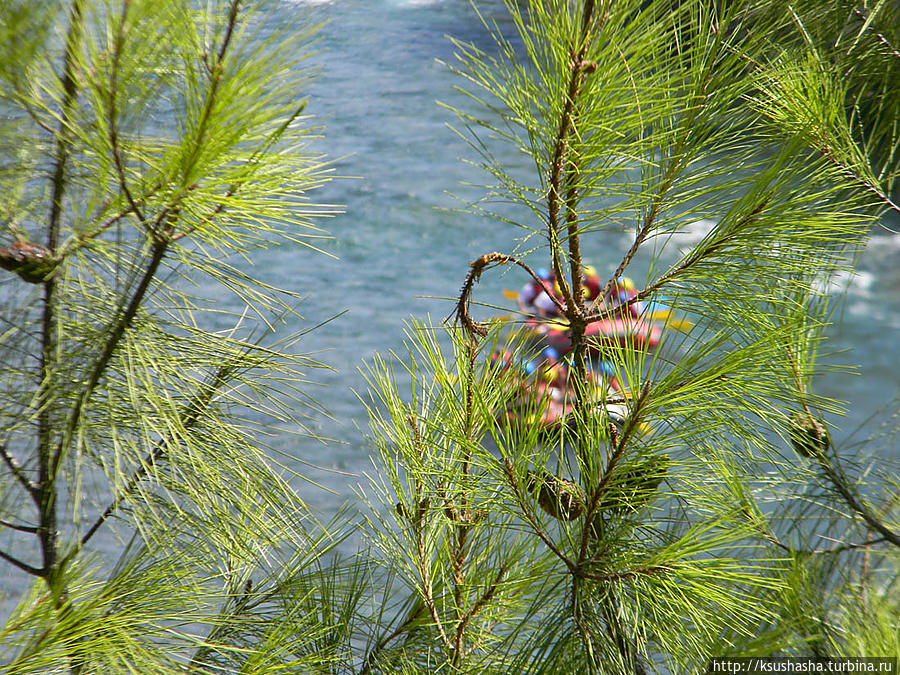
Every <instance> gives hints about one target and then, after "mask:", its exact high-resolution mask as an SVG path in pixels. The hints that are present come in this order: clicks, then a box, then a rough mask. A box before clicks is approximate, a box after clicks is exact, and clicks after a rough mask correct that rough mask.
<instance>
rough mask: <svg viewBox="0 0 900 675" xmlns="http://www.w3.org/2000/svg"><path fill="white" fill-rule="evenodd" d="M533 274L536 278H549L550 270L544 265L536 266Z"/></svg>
mask: <svg viewBox="0 0 900 675" xmlns="http://www.w3.org/2000/svg"><path fill="white" fill-rule="evenodd" d="M535 274H537V275H538V279H543V280H544V281H546V280H547V279H549V278H550V271H549V270H548V269H547V268H546V267H538V269H537V272H535Z"/></svg>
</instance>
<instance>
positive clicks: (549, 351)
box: [541, 347, 559, 360]
mask: <svg viewBox="0 0 900 675" xmlns="http://www.w3.org/2000/svg"><path fill="white" fill-rule="evenodd" d="M541 354H543V355H544V358H545V359H554V360H555V359H558V358H559V352H558V351H556V350H555V349H554V348H553V347H547V348H546V349H544V351H542V352H541Z"/></svg>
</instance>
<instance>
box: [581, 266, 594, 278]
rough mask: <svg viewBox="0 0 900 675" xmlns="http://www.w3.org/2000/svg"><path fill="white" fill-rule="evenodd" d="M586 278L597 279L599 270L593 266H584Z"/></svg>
mask: <svg viewBox="0 0 900 675" xmlns="http://www.w3.org/2000/svg"><path fill="white" fill-rule="evenodd" d="M583 271H584V276H586V277H595V276H597V268H596V267H594V266H593V265H585V266H584V270H583Z"/></svg>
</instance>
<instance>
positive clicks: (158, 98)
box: [0, 0, 341, 673]
mask: <svg viewBox="0 0 900 675" xmlns="http://www.w3.org/2000/svg"><path fill="white" fill-rule="evenodd" d="M283 33H284V31H275V30H274V28H273V27H272V26H270V25H268V22H267V19H266V16H265V15H264V14H263V13H251V12H250V11H248V8H247V7H245V3H242V2H240V0H229V1H228V2H224V1H223V2H212V3H202V4H201V6H200V7H198V6H196V3H192V2H187V1H184V2H181V1H178V0H173V1H171V2H156V1H154V0H123V1H122V2H93V1H92V0H68V1H66V2H45V3H35V2H28V1H27V0H26V1H11V2H4V3H3V5H2V7H0V49H2V52H3V53H2V56H0V61H2V65H0V79H2V87H0V89H2V93H0V108H2V119H3V123H2V129H0V139H2V141H0V142H2V144H3V152H2V158H3V159H2V171H0V181H2V189H0V210H2V223H3V224H2V234H0V236H2V239H3V241H2V247H0V266H2V268H3V270H4V271H3V272H2V275H3V276H2V285H0V296H2V301H0V306H2V324H0V325H2V327H0V363H2V368H0V370H2V388H3V390H2V394H0V398H2V401H3V403H2V406H0V411H2V414H0V458H2V472H0V495H2V497H0V526H2V529H3V537H2V545H0V558H2V559H3V561H4V562H3V564H4V565H11V566H12V567H13V568H15V569H16V570H17V572H18V573H20V574H21V575H22V577H23V578H24V579H30V580H32V582H31V585H30V588H28V587H26V585H25V584H24V583H23V587H24V593H23V594H22V597H21V598H20V600H19V602H18V604H17V605H16V607H15V608H14V609H13V610H12V614H11V616H8V618H7V621H6V623H5V625H4V626H3V627H2V628H0V664H2V666H0V668H2V669H3V671H4V672H10V673H26V672H71V673H89V672H103V673H112V672H146V673H163V672H191V671H198V670H203V671H204V672H209V670H210V669H213V668H215V669H217V670H218V669H224V670H226V671H234V672H236V671H238V670H242V671H248V670H252V671H253V672H271V671H273V670H280V669H281V667H282V664H284V663H285V662H287V661H291V662H293V663H295V664H297V666H298V667H302V666H303V665H304V664H307V665H309V664H321V663H324V662H327V661H328V660H329V659H331V658H333V654H334V650H335V649H336V648H337V647H336V644H337V641H338V640H339V639H341V638H340V635H339V631H338V630H337V629H336V628H333V626H332V628H333V630H332V635H323V626H324V625H326V624H323V623H322V619H323V617H326V616H328V614H327V612H324V611H320V608H317V601H314V600H313V599H310V597H309V589H310V588H311V587H315V588H318V587H319V586H320V584H321V583H322V578H323V575H322V574H321V570H320V569H319V568H320V567H321V564H322V559H321V556H322V555H323V553H324V552H325V551H327V550H328V548H329V547H330V546H331V545H332V544H333V539H332V537H331V535H329V533H328V532H327V531H326V530H325V529H324V528H323V527H322V526H321V525H319V524H317V523H316V521H315V519H314V518H313V517H312V514H310V513H309V512H308V511H307V510H306V508H305V507H304V505H303V503H302V501H301V500H300V498H299V497H298V495H297V494H296V492H295V491H294V489H293V488H292V487H291V486H290V484H289V478H290V477H289V476H288V475H286V474H285V472H284V471H283V470H281V469H280V468H279V467H278V466H277V465H275V464H274V463H273V461H272V460H271V459H270V458H269V454H270V453H269V452H268V451H267V448H266V447H265V444H264V439H265V437H266V434H265V430H266V429H267V428H268V425H272V424H278V425H281V426H285V427H288V425H289V426H293V427H294V428H301V429H302V428H304V426H303V425H304V424H305V421H304V415H305V414H306V413H304V406H308V404H309V402H308V401H306V402H305V399H304V397H303V395H302V392H301V390H300V388H301V387H302V385H303V382H304V381H306V379H307V378H308V376H309V375H308V372H309V371H310V370H312V369H315V368H316V367H318V364H317V363H316V362H315V361H314V360H312V359H310V358H309V357H308V356H305V355H303V354H302V353H298V352H297V350H296V349H295V348H294V344H295V343H296V341H297V339H298V338H299V337H300V336H299V335H298V336H288V335H280V336H276V335H275V334H274V333H275V329H276V328H277V327H278V326H279V325H281V324H282V321H281V319H282V317H283V316H285V315H286V314H287V313H290V312H292V311H293V307H294V306H295V304H296V302H297V297H296V295H295V294H294V293H290V292H284V291H280V290H278V289H274V288H271V287H269V286H266V285H265V284H262V283H261V282H258V281H256V280H255V279H253V278H252V277H251V276H249V274H248V273H247V271H246V266H245V265H242V264H240V259H241V257H245V256H247V255H249V254H250V253H252V252H254V251H257V250H260V249H262V248H264V247H267V246H269V245H272V244H274V243H276V242H277V241H279V240H281V241H287V242H293V243H294V244H298V245H302V246H305V247H307V248H308V249H309V248H314V244H315V240H316V238H318V237H321V236H322V232H321V231H320V230H319V229H318V228H317V227H315V226H314V225H313V218H315V217H317V216H321V215H325V213H326V209H323V208H322V207H319V206H317V205H316V204H315V202H314V201H311V200H310V196H311V194H312V192H313V191H314V190H315V189H316V188H317V187H319V186H320V185H321V184H322V183H323V182H324V181H325V180H326V178H327V176H326V167H325V165H324V164H323V160H322V158H321V157H319V156H318V155H317V154H315V153H313V152H312V151H311V150H310V149H309V143H308V139H310V138H311V137H312V135H313V134H315V133H316V130H315V127H313V126H311V124H310V121H309V119H308V117H307V116H305V114H304V108H305V105H306V101H305V100H301V99H300V98H299V96H298V92H300V91H302V87H303V86H304V85H305V84H306V81H307V79H308V77H309V72H308V71H307V69H306V67H305V65H304V63H303V61H302V57H300V56H297V55H298V54H300V55H302V54H303V51H302V50H301V49H300V48H299V45H300V44H302V43H303V42H305V41H307V40H308V39H309V36H310V31H309V30H308V29H307V30H299V31H297V33H296V34H293V35H286V34H283ZM276 41H281V42H280V44H281V45H282V46H283V45H286V44H289V43H291V42H293V43H295V44H296V45H298V46H297V48H296V49H295V48H291V49H274V48H273V45H274V44H275V43H276ZM197 285H205V286H201V287H202V288H203V289H204V290H203V294H202V295H200V297H198V294H197V293H196V292H195V290H194V287H195V286H197ZM215 286H218V287H220V288H221V289H222V290H221V291H220V292H219V296H220V297H222V296H225V295H228V294H230V295H231V296H232V297H233V302H230V303H228V304H221V303H220V304H218V305H217V303H215V302H214V301H213V299H212V298H210V297H208V296H206V295H205V294H206V289H208V288H210V287H215ZM229 306H231V307H237V308H238V309H237V311H236V312H233V311H230V310H229V309H228V307H229ZM297 425H299V427H298V426H297ZM101 540H102V543H101V544H100V545H99V546H97V545H98V542H101ZM288 544H289V546H288ZM110 551H113V552H116V551H117V552H118V556H117V557H118V560H117V561H116V560H113V561H108V557H109V552H110ZM98 552H99V553H98ZM112 563H114V564H112ZM322 597H323V594H322V593H320V592H318V591H317V593H316V596H315V598H316V600H318V599H319V598H322ZM310 667H312V666H310Z"/></svg>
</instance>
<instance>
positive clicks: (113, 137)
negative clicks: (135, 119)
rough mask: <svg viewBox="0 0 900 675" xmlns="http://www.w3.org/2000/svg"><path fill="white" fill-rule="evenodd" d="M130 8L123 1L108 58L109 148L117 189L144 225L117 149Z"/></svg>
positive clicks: (126, 2) (128, 4) (127, 3)
mask: <svg viewBox="0 0 900 675" xmlns="http://www.w3.org/2000/svg"><path fill="white" fill-rule="evenodd" d="M129 7H130V3H129V2H128V1H127V0H125V2H123V3H122V14H121V16H120V17H119V25H118V29H117V30H116V37H115V40H114V41H113V50H112V54H110V58H111V59H112V72H111V74H110V81H109V97H108V101H107V103H108V114H109V147H110V150H111V151H112V156H113V164H114V165H115V167H116V175H117V177H118V179H119V187H120V188H121V189H122V194H124V195H125V199H126V200H127V201H128V205H129V208H130V210H131V211H132V212H134V215H135V216H137V218H138V220H139V221H140V222H141V223H143V224H146V221H145V220H144V215H143V213H141V209H140V207H139V206H138V204H137V202H136V201H135V198H134V195H132V194H131V190H130V189H129V187H128V178H127V176H126V175H125V163H124V162H123V160H122V153H121V149H120V148H119V130H118V110H117V107H116V96H117V94H118V92H117V89H118V82H119V59H120V58H121V57H122V50H123V47H124V45H125V22H126V20H127V18H128V8H129Z"/></svg>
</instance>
